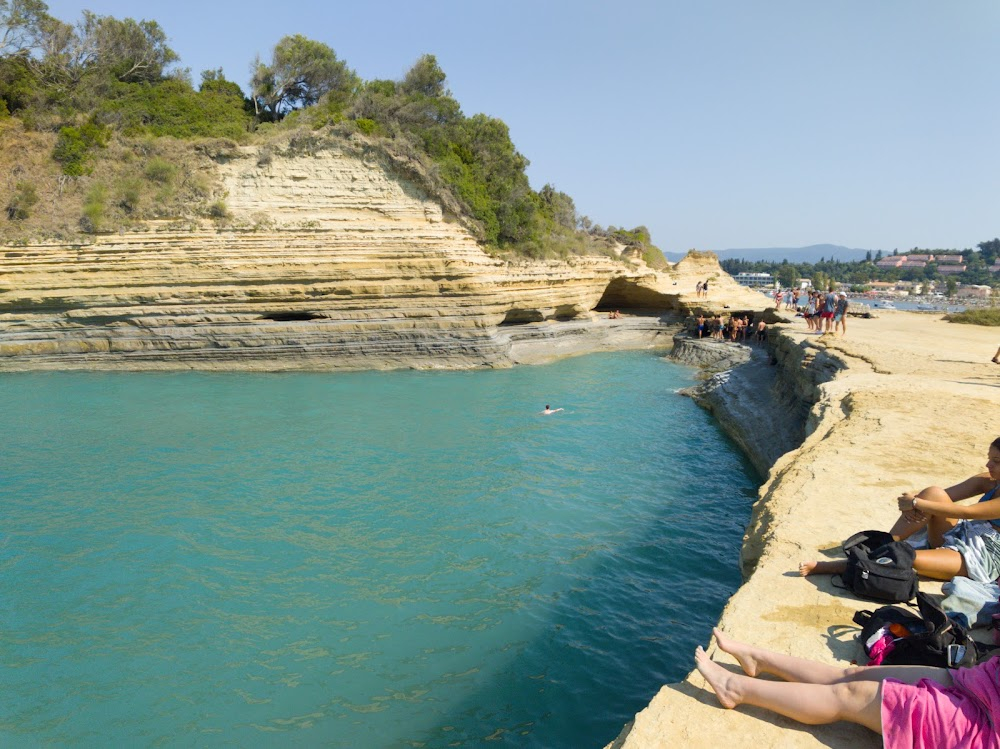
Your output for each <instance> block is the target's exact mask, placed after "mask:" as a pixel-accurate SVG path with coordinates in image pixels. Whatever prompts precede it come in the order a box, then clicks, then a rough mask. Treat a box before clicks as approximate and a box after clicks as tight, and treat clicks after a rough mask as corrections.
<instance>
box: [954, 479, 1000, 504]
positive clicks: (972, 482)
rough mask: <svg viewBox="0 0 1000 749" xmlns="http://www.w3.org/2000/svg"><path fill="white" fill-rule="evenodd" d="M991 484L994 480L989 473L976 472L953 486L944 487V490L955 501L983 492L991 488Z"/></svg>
mask: <svg viewBox="0 0 1000 749" xmlns="http://www.w3.org/2000/svg"><path fill="white" fill-rule="evenodd" d="M993 484H994V481H993V479H991V478H990V474H989V473H978V474H976V475H975V476H970V477H969V478H967V479H966V480H965V481H962V482H960V483H958V484H955V485H954V486H949V487H948V488H947V489H945V492H946V493H947V494H948V496H949V497H951V501H952V502H957V501H959V500H960V499H968V498H969V497H975V496H976V495H978V494H985V493H986V492H988V491H989V490H990V489H992V488H993Z"/></svg>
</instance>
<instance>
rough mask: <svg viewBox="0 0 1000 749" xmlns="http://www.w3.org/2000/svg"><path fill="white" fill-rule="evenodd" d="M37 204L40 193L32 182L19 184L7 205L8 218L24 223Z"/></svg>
mask: <svg viewBox="0 0 1000 749" xmlns="http://www.w3.org/2000/svg"><path fill="white" fill-rule="evenodd" d="M37 202H38V191H37V190H35V186H34V185H33V184H31V183H30V182H18V183H17V185H16V186H15V187H14V194H13V195H11V198H10V202H9V203H7V218H8V219H9V220H11V221H24V219H26V218H28V213H29V211H30V210H31V209H32V207H34V205H35V204H36V203H37Z"/></svg>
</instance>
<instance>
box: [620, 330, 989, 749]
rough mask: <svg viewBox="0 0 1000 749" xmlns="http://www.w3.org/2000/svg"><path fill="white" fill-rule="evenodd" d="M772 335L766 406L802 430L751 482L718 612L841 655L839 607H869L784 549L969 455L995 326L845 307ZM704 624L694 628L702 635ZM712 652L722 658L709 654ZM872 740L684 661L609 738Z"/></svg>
mask: <svg viewBox="0 0 1000 749" xmlns="http://www.w3.org/2000/svg"><path fill="white" fill-rule="evenodd" d="M772 343H773V349H772V351H773V355H774V356H773V359H774V362H775V363H774V365H773V369H774V370H775V376H774V385H773V392H772V396H773V397H772V401H773V402H774V403H777V404H779V408H781V409H785V413H784V414H782V419H785V420H786V421H787V420H791V421H792V422H795V421H796V420H797V421H798V423H799V429H801V435H802V436H801V439H802V441H801V444H800V446H798V447H795V448H794V449H792V450H791V451H790V452H788V453H787V454H785V455H782V456H781V457H779V458H778V459H777V461H776V462H775V463H774V465H773V467H772V468H771V470H770V475H769V477H768V480H767V482H766V483H765V484H764V485H763V487H762V488H761V490H760V497H759V499H758V500H757V502H756V503H755V505H754V508H753V515H752V518H751V521H750V525H749V527H748V529H747V533H746V536H745V538H744V546H743V550H742V555H741V560H742V566H743V574H744V577H745V583H744V585H743V586H742V587H741V588H740V589H739V590H738V591H737V592H736V594H735V595H734V596H733V597H732V599H731V600H730V601H729V603H728V605H727V606H726V608H725V610H724V611H723V614H722V618H721V626H722V628H723V629H724V630H726V631H728V632H730V633H731V634H733V635H734V636H736V637H737V638H740V639H743V640H747V641H749V642H753V643H756V644H758V645H763V646H765V647H768V648H771V649H774V650H777V651H781V652H785V653H791V654H793V655H796V656H802V657H806V658H813V659H816V660H820V661H823V662H826V663H833V664H840V665H846V664H849V663H850V662H851V660H852V659H855V658H857V657H858V655H859V651H858V649H857V646H856V644H855V642H854V641H853V639H852V638H853V635H854V633H855V632H856V629H855V628H854V625H853V624H852V623H851V617H852V616H853V615H854V612H855V611H857V610H858V609H862V608H868V607H869V606H868V604H867V603H865V602H863V601H858V600H856V599H854V598H852V597H851V596H849V595H848V594H846V593H845V592H843V591H840V590H837V589H836V588H833V587H832V586H831V585H830V581H829V579H828V578H801V577H799V576H798V575H797V574H796V568H797V565H798V562H799V561H801V560H803V559H812V558H825V557H826V556H833V555H835V554H836V552H837V547H838V546H839V542H840V541H841V540H842V539H844V538H845V537H847V536H848V535H850V534H851V533H853V532H855V531H858V530H861V529H863V528H868V527H886V528H887V527H888V526H889V525H890V524H891V522H892V520H893V519H894V517H895V515H896V510H895V507H896V505H895V498H896V497H897V496H898V494H899V493H900V492H901V491H904V490H910V489H915V488H916V489H919V488H921V487H923V486H926V485H928V484H939V483H945V484H947V483H948V482H952V481H955V480H958V479H961V478H965V477H966V476H969V475H971V474H972V473H975V472H978V471H980V470H984V464H985V460H986V458H985V454H986V449H987V447H988V445H989V443H990V442H991V441H992V440H993V439H995V438H996V437H997V430H996V425H995V424H996V414H997V413H998V411H997V409H998V407H1000V366H997V365H996V364H992V363H991V362H990V358H991V357H992V356H993V354H994V353H995V352H996V348H997V344H998V343H1000V341H998V340H997V334H996V329H990V328H982V327H974V326H968V325H955V324H950V323H946V322H944V321H943V320H941V319H940V318H938V317H934V316H928V315H921V314H918V313H905V312H897V313H892V314H886V315H885V316H883V317H881V318H878V319H872V320H854V319H852V320H851V321H850V322H849V330H848V335H847V337H845V338H839V337H838V338H833V337H831V336H823V337H819V336H815V335H812V334H809V333H807V332H806V331H805V326H804V325H803V324H802V323H801V321H795V322H792V323H790V324H789V325H787V326H784V327H783V328H782V330H781V332H780V335H779V336H778V337H777V338H776V339H772ZM737 372H738V370H737ZM734 376H735V374H734ZM762 408H763V406H762ZM760 415H761V416H766V415H765V414H760ZM754 416H755V415H754V414H753V413H752V412H744V414H743V415H742V416H741V417H740V418H738V419H733V420H730V421H729V422H728V423H727V422H725V421H723V423H724V424H725V425H726V426H727V428H728V429H730V430H731V431H735V432H739V435H738V438H739V439H740V440H741V441H746V442H751V443H752V442H754V441H758V442H760V441H767V440H769V439H772V438H774V432H773V429H774V423H775V420H774V419H771V418H754ZM772 416H773V415H772ZM779 421H781V419H779ZM786 427H787V425H786ZM705 510H706V512H710V511H711V506H710V505H709V506H706V508H705ZM922 587H924V588H925V589H928V590H931V591H933V590H935V589H939V586H935V585H933V584H924V585H923V586H922ZM710 634H711V633H710V632H705V633H704V641H705V644H706V645H708V640H709V636H710ZM712 651H714V646H713V648H712V650H711V651H710V652H712ZM686 655H687V654H685V656H686ZM713 657H714V658H715V659H716V660H718V661H720V662H722V663H724V664H727V665H729V667H730V668H733V669H736V668H738V667H737V666H736V664H735V661H734V660H732V659H731V658H729V657H728V656H726V655H725V654H724V653H721V652H718V651H715V652H714V653H713ZM692 667H693V658H692ZM611 738H612V737H608V740H611ZM881 745H882V742H881V739H880V738H879V737H877V736H876V735H874V734H873V733H871V732H869V731H867V730H866V729H863V728H860V727H858V726H852V725H848V724H846V723H838V724H834V725H831V726H820V727H808V726H802V725H799V724H797V723H793V722H792V721H789V720H786V719H784V718H779V717H777V716H775V715H773V714H771V713H767V712H765V711H763V710H758V709H755V708H747V707H740V708H737V709H736V710H723V709H722V708H720V707H719V706H718V703H717V702H716V700H715V697H714V695H713V694H712V692H711V691H710V690H709V688H708V687H707V685H706V684H705V683H704V681H703V680H702V679H701V677H700V676H699V675H698V674H697V672H694V673H693V674H692V675H689V676H688V678H687V679H686V680H685V681H683V682H680V683H678V684H668V685H666V686H664V687H663V688H662V689H661V690H660V692H659V693H658V694H657V695H656V696H655V697H654V698H653V700H652V702H651V703H650V704H649V706H648V707H647V708H646V709H645V710H643V711H642V712H640V713H639V714H638V715H637V716H636V719H635V722H634V724H630V725H628V726H626V727H625V729H624V730H623V731H622V734H621V735H620V736H619V737H618V738H617V739H616V740H614V741H613V742H612V743H611V744H609V746H611V747H615V748H616V749H617V748H619V747H621V748H622V749H651V748H652V747H664V748H666V747H671V748H674V747H706V748H707V747H713V748H717V747H720V746H724V747H733V748H736V747H755V748H756V749H760V748H761V747H843V748H844V749H848V748H850V749H855V748H857V747H860V748H862V749H864V748H865V747H869V748H871V749H874V748H875V747H880V746H881Z"/></svg>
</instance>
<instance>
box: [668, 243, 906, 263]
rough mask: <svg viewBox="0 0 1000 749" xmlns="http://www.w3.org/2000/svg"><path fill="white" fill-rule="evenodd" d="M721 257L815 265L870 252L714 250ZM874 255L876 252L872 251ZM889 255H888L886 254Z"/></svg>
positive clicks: (672, 255) (675, 255) (673, 257)
mask: <svg viewBox="0 0 1000 749" xmlns="http://www.w3.org/2000/svg"><path fill="white" fill-rule="evenodd" d="M712 252H714V253H715V254H716V255H718V256H719V261H720V262H721V261H723V260H763V261H765V262H771V263H773V262H778V263H780V262H781V261H782V260H787V261H788V262H790V263H815V262H818V261H819V259H820V258H826V259H827V260H829V259H830V258H836V259H837V260H843V261H850V260H864V259H865V254H866V253H868V252H869V250H858V249H851V248H850V247H842V246H840V245H836V244H813V245H809V246H808V247H766V248H757V249H744V250H712ZM871 252H872V254H874V250H872V251H871ZM664 254H665V255H666V256H667V260H669V261H670V262H672V263H676V262H677V261H678V260H680V259H681V258H682V257H684V255H685V254H687V253H684V252H666V253H664ZM885 254H888V253H885Z"/></svg>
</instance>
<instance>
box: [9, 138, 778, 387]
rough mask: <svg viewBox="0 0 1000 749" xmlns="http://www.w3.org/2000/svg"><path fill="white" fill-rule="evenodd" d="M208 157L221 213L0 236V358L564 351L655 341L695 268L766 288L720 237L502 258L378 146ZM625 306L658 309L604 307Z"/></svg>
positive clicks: (301, 358) (717, 298) (689, 291)
mask: <svg viewBox="0 0 1000 749" xmlns="http://www.w3.org/2000/svg"><path fill="white" fill-rule="evenodd" d="M211 168H214V169H215V170H216V172H217V174H216V175H214V176H215V178H217V179H216V181H218V182H219V183H221V184H222V186H223V188H224V193H225V205H226V208H227V210H228V212H229V214H230V215H229V218H228V219H227V221H226V222H224V223H222V224H220V225H216V224H214V223H213V222H211V221H208V220H205V221H202V222H201V223H200V224H199V223H196V224H185V225H177V223H176V222H159V223H151V224H148V225H146V226H144V227H142V230H141V231H140V230H136V231H131V232H122V233H117V234H110V235H98V236H94V237H88V238H87V241H86V243H82V244H70V243H61V244H60V243H40V244H28V245H22V246H10V245H9V246H5V247H3V246H0V370H23V369H81V368H82V369H96V368H101V369H111V368H115V369H188V368H197V369H338V368H347V369H382V368H392V367H426V368H461V367H477V366H509V365H510V364H512V363H515V362H518V361H535V360H541V359H544V358H545V357H544V356H542V354H541V353H540V351H539V349H540V348H541V346H538V345H536V346H532V345H531V341H532V340H534V341H535V342H536V343H537V342H541V344H542V345H543V346H547V351H548V352H549V354H550V355H551V354H558V355H568V354H571V353H578V352H580V351H584V350H588V349H593V348H597V349H600V348H606V347H614V346H616V345H618V343H620V344H621V345H627V346H635V345H654V344H656V343H658V340H657V339H659V338H660V337H662V336H663V334H664V333H665V332H666V331H667V330H669V329H671V328H672V329H676V327H677V326H678V325H679V324H680V322H681V321H682V320H683V319H684V317H686V316H687V315H688V314H689V312H690V310H691V308H692V305H693V304H697V303H700V301H699V300H697V299H696V298H695V295H694V287H695V284H696V282H697V280H704V279H706V278H712V279H713V282H712V285H713V294H712V299H711V300H710V303H714V304H715V305H716V306H718V307H721V305H722V303H723V302H722V299H723V298H725V299H727V300H728V301H729V302H731V303H733V304H737V303H738V304H742V305H743V306H745V307H746V308H748V309H755V308H759V307H761V306H762V305H763V303H764V301H765V300H764V299H763V297H761V296H760V295H759V294H756V293H755V292H750V291H748V290H746V289H743V288H742V287H739V286H738V285H737V284H735V282H733V281H732V279H731V278H729V277H728V276H726V275H725V274H724V273H722V271H721V269H720V268H719V266H718V263H717V261H716V259H715V257H714V256H709V255H706V256H704V257H692V258H689V259H687V260H685V261H682V262H681V263H679V264H677V265H676V266H674V267H672V268H669V269H667V270H665V271H662V272H659V273H657V272H653V271H651V270H649V269H648V268H647V267H645V266H644V265H643V264H642V263H641V262H636V261H630V260H628V259H627V258H626V259H620V258H612V257H604V256H593V257H571V258H569V259H567V260H565V261H531V260H502V259H498V258H496V257H491V256H490V255H488V254H487V253H485V252H484V251H483V249H482V248H481V247H480V245H479V244H478V243H477V241H476V239H475V237H474V235H473V234H472V233H471V231H470V230H469V228H468V227H467V226H466V224H465V223H464V221H463V220H460V219H458V218H456V217H455V215H454V212H453V211H448V210H446V209H445V208H444V207H443V206H442V204H441V203H440V202H439V201H437V200H436V199H433V198H431V197H429V196H428V194H427V193H426V192H425V191H424V190H423V189H422V188H421V186H420V184H419V180H416V181H413V180H410V179H408V178H407V177H406V176H405V175H404V176H401V173H400V168H399V165H398V164H396V163H393V162H391V161H390V160H388V158H387V157H385V156H384V155H379V154H377V153H376V152H375V151H373V150H370V149H369V150H365V149H364V148H360V147H358V148H353V149H351V148H347V147H346V146H344V145H343V144H340V145H338V144H337V143H336V142H332V141H322V140H317V141H316V142H310V148H309V150H308V152H303V151H302V149H301V148H300V149H297V150H296V149H291V148H290V149H289V150H288V151H287V152H280V151H279V152H277V153H270V152H269V153H266V154H265V153H263V152H261V151H259V150H257V149H255V148H250V147H247V148H242V149H235V150H232V151H229V152H227V154H226V156H225V158H224V159H221V161H220V163H217V164H215V165H214V166H213V167H211ZM404 171H405V170H404ZM453 208H454V206H453ZM619 307H620V308H623V309H625V310H626V311H627V312H629V313H633V314H639V315H645V316H646V317H648V318H650V319H647V320H645V321H640V322H641V324H638V325H628V324H625V323H618V324H614V325H612V324H609V322H608V321H607V320H606V318H607V315H606V312H605V313H604V314H599V313H598V312H595V310H606V309H613V308H619ZM565 323H568V324H565ZM588 323H593V324H594V325H593V327H594V328H596V330H595V331H592V332H593V334H592V335H590V334H588V335H581V334H580V329H581V327H582V326H585V325H586V324H588ZM653 323H655V324H653ZM562 331H565V335H562ZM553 342H557V343H558V345H548V344H552V343H553Z"/></svg>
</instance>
